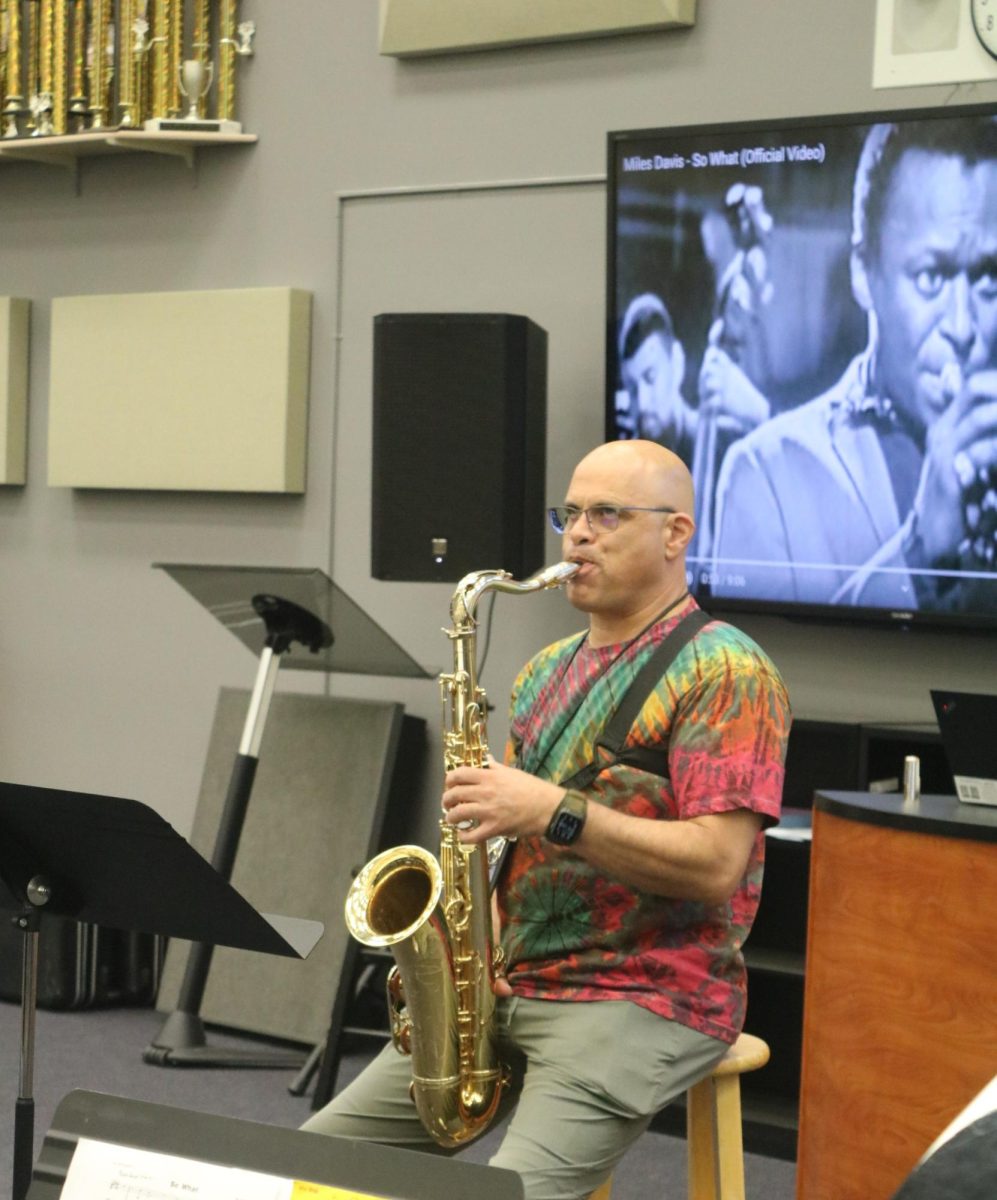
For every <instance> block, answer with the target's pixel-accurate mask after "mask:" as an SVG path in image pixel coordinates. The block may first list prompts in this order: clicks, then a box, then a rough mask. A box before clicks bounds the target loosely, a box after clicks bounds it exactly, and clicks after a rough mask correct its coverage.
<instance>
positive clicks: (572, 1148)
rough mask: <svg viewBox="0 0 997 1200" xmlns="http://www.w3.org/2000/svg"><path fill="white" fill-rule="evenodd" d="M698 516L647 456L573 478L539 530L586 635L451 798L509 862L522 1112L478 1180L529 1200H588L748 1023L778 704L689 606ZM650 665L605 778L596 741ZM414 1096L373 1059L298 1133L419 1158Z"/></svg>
mask: <svg viewBox="0 0 997 1200" xmlns="http://www.w3.org/2000/svg"><path fill="white" fill-rule="evenodd" d="M693 511H694V509H693V495H692V484H691V479H690V476H689V472H688V469H687V468H686V467H685V465H684V464H683V463H682V461H681V460H680V459H679V458H678V457H677V456H676V455H674V454H673V453H672V452H671V451H669V450H667V449H665V448H664V447H662V446H660V445H658V444H656V443H654V442H650V441H644V440H637V441H622V442H609V443H606V444H605V445H603V446H599V447H597V448H596V449H595V450H593V451H592V452H591V453H590V454H588V455H587V456H586V457H585V458H584V459H582V461H581V462H580V463H579V465H578V467H577V468H576V470H575V472H574V474H573V476H572V478H571V482H570V485H569V488H568V492H567V496H566V498H565V503H564V505H562V506H559V507H557V508H555V509H552V510H551V520H552V523H553V524H554V527H555V529H557V530H558V531H560V532H561V533H562V537H563V557H564V559H565V560H566V561H568V562H572V563H575V564H577V566H578V570H577V571H576V572H575V574H574V575H573V576H572V577H571V578H570V579H569V580H568V582H567V584H566V590H567V597H568V599H569V601H570V602H571V604H572V605H573V606H574V607H575V608H577V609H578V610H580V611H581V612H583V613H585V614H586V615H587V619H588V620H587V629H586V630H585V631H584V632H583V633H581V634H578V635H575V636H573V637H569V638H565V639H563V640H561V641H559V642H557V643H555V644H554V645H552V646H549V647H547V648H546V649H544V650H542V651H540V653H539V654H537V655H536V656H535V657H534V658H533V659H532V660H531V661H530V662H529V663H528V664H527V666H526V667H525V668H524V669H523V671H522V672H521V673H520V676H519V678H518V679H517V680H516V683H515V686H514V691H513V699H512V711H511V723H510V746H509V749H508V752H507V756H506V762H505V763H504V764H499V763H494V762H493V763H489V764H487V765H485V766H481V767H475V766H459V767H457V768H456V769H454V770H451V771H449V772H448V773H447V775H446V779H445V788H444V794H443V809H444V813H445V819H446V821H448V822H450V823H451V824H453V825H455V826H457V827H459V828H460V830H461V832H460V839H461V841H462V842H463V843H465V844H474V845H481V844H483V843H484V842H485V841H486V840H488V839H491V838H495V837H498V836H502V837H506V838H512V839H516V840H515V841H514V842H512V843H511V845H510V850H509V853H508V854H507V856H506V860H505V863H504V864H503V869H502V872H501V874H500V876H499V880H498V883H497V886H496V900H497V911H498V917H499V922H500V932H501V941H502V945H503V948H504V952H505V960H506V976H505V978H504V979H500V980H499V981H498V983H497V984H496V992H497V993H498V996H499V1000H498V1004H497V1009H496V1017H497V1025H498V1031H497V1032H498V1040H499V1047H500V1052H501V1054H502V1056H503V1059H504V1061H505V1062H506V1063H507V1064H508V1065H509V1066H510V1068H511V1069H512V1073H513V1084H512V1086H511V1087H510V1088H509V1090H508V1092H507V1094H506V1096H505V1098H504V1100H503V1105H502V1109H503V1111H502V1113H501V1114H500V1116H503V1115H505V1111H508V1110H512V1109H513V1108H514V1111H513V1112H512V1117H511V1120H510V1122H509V1125H508V1128H507V1130H506V1131H505V1134H504V1137H503V1140H502V1143H501V1145H500V1147H499V1149H498V1150H497V1152H496V1154H495V1155H494V1157H493V1158H492V1159H491V1162H492V1164H493V1165H495V1166H501V1167H506V1168H509V1169H512V1170H515V1171H517V1172H519V1174H520V1175H521V1177H522V1179H523V1184H524V1190H525V1195H526V1196H527V1197H528V1198H529V1200H569V1198H581V1197H587V1196H588V1195H589V1194H590V1193H591V1192H592V1191H593V1190H594V1189H595V1188H596V1187H598V1186H599V1185H600V1184H601V1183H602V1182H603V1181H604V1180H605V1179H606V1178H607V1177H608V1175H610V1174H611V1173H612V1171H613V1168H614V1167H615V1165H616V1163H617V1162H618V1161H619V1160H620V1158H621V1157H622V1156H623V1154H624V1153H625V1152H626V1150H627V1148H628V1147H629V1146H630V1145H631V1144H632V1143H633V1142H634V1141H635V1140H636V1138H637V1137H639V1135H640V1134H641V1133H642V1132H643V1130H644V1129H645V1128H646V1127H647V1125H648V1123H649V1122H650V1119H651V1117H652V1116H653V1115H654V1113H655V1112H656V1111H658V1109H660V1108H662V1107H663V1106H664V1105H666V1104H667V1103H669V1101H671V1100H672V1099H674V1098H675V1097H677V1096H679V1095H681V1094H682V1093H684V1092H685V1090H686V1089H687V1088H688V1087H689V1086H691V1085H692V1084H693V1083H694V1082H696V1081H697V1080H698V1079H699V1078H701V1077H702V1076H703V1075H705V1074H706V1073H708V1072H709V1071H710V1069H711V1068H712V1067H713V1066H714V1064H715V1063H716V1062H717V1061H718V1060H719V1059H720V1058H721V1057H722V1056H723V1054H724V1052H725V1051H726V1049H727V1047H728V1046H729V1045H730V1044H731V1043H732V1042H733V1041H734V1040H735V1039H736V1037H737V1035H738V1033H739V1032H740V1030H741V1026H742V1024H743V1020H744V1011H745V1000H746V988H745V972H744V963H743V958H742V956H741V945H742V943H743V941H744V939H745V937H746V936H747V934H748V931H749V930H750V927H751V923H752V920H753V917H754V914H755V911H756V908H757V904H758V899H759V895H760V887H761V874H762V861H763V852H764V836H763V827H764V826H765V825H766V824H771V823H773V822H775V821H776V820H778V816H779V811H780V804H781V795H782V779H783V763H784V758H785V747H786V739H787V736H788V730H789V724H790V715H789V705H788V699H787V696H786V691H785V688H784V686H783V683H782V680H781V679H780V677H779V674H778V671H777V670H776V668H775V666H774V665H773V664H772V662H771V661H770V660H769V659H768V658H767V657H766V655H765V654H764V653H763V652H762V651H761V650H760V649H759V647H758V646H757V645H755V643H754V642H752V641H751V639H749V638H748V637H746V636H745V635H744V634H742V633H740V632H739V631H738V630H736V629H734V628H733V627H731V626H729V625H726V624H724V623H722V622H719V621H713V620H710V619H709V618H707V617H706V616H705V614H702V615H701V614H700V612H699V609H698V606H697V604H696V602H695V600H694V599H692V598H691V597H690V596H689V593H688V591H687V589H686V572H685V553H686V547H687V546H688V544H689V540H690V538H691V537H692V534H693V531H694V522H693V518H692V516H691V514H692V512H693ZM687 622H688V624H687ZM666 654H671V655H672V659H671V662H667V660H666V658H665V655H666ZM651 660H653V662H654V666H653V667H651V668H649V670H650V671H652V673H653V672H654V671H656V670H657V664H658V663H662V664H663V665H662V667H661V673H660V675H656V676H655V678H654V679H653V681H652V682H651V683H648V682H647V675H646V673H643V674H641V679H640V681H639V683H638V684H637V685H635V692H637V693H639V694H638V695H637V696H636V699H637V700H638V702H639V703H638V706H637V708H636V710H635V711H636V712H637V715H636V719H635V720H633V722H632V724H630V725H629V727H628V729H627V730H626V731H625V733H626V736H625V740H624V742H623V745H622V748H621V750H620V751H619V754H618V757H616V758H615V761H614V760H613V758H612V756H611V755H607V752H606V751H603V750H599V749H598V748H597V746H596V742H597V739H599V737H600V736H601V735H603V734H604V731H605V730H606V728H607V723H610V722H611V717H612V714H613V712H614V710H618V709H619V707H620V705H621V703H623V702H624V697H625V695H626V694H627V693H628V691H629V689H630V685H631V684H632V683H633V682H634V680H635V677H636V676H637V675H638V674H640V673H641V672H642V668H644V667H645V665H646V664H648V662H649V661H651ZM410 1080H411V1073H410V1068H409V1065H408V1063H407V1061H406V1060H405V1059H404V1058H403V1057H402V1056H400V1055H398V1054H396V1053H395V1051H394V1049H393V1048H391V1047H388V1048H387V1049H386V1050H385V1051H384V1052H382V1054H381V1055H380V1056H379V1057H378V1058H377V1059H376V1060H375V1062H374V1063H372V1064H371V1066H370V1067H368V1068H367V1070H366V1071H364V1072H363V1073H362V1074H361V1075H360V1076H359V1078H358V1079H356V1080H355V1081H354V1082H353V1083H352V1084H350V1085H349V1086H348V1087H347V1088H346V1089H345V1090H344V1091H343V1092H341V1093H340V1094H339V1095H338V1096H336V1097H335V1098H334V1099H333V1100H332V1101H331V1103H330V1104H329V1105H327V1106H326V1108H325V1109H323V1110H322V1111H321V1112H320V1113H317V1114H316V1115H315V1116H314V1117H312V1118H311V1120H309V1121H308V1122H307V1124H306V1125H305V1128H306V1129H309V1130H313V1131H316V1132H321V1133H327V1134H336V1135H340V1136H352V1137H361V1138H365V1139H370V1140H375V1141H383V1142H391V1143H394V1144H401V1145H407V1146H410V1147H412V1148H420V1147H425V1148H427V1149H435V1148H437V1147H436V1146H435V1144H434V1143H433V1142H432V1141H431V1139H430V1138H429V1136H428V1134H427V1133H426V1131H425V1130H424V1128H423V1127H422V1125H421V1123H420V1122H419V1119H418V1116H417V1114H416V1110H415V1106H414V1105H413V1104H412V1102H411V1101H410V1099H409V1096H408V1091H409V1084H410Z"/></svg>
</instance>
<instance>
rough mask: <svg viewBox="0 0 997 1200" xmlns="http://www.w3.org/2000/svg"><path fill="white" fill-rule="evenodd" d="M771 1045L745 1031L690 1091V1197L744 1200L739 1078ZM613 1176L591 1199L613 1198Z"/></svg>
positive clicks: (762, 1059)
mask: <svg viewBox="0 0 997 1200" xmlns="http://www.w3.org/2000/svg"><path fill="white" fill-rule="evenodd" d="M768 1060H769V1048H768V1046H767V1044H766V1043H765V1042H763V1041H762V1039H761V1038H758V1037H753V1036H752V1035H751V1034H750V1033H742V1034H741V1036H740V1037H739V1038H738V1039H737V1041H736V1042H735V1043H734V1045H733V1046H731V1048H730V1049H729V1050H728V1051H727V1053H726V1054H725V1055H724V1056H723V1058H722V1059H721V1060H720V1061H719V1062H718V1063H717V1065H716V1066H715V1067H714V1068H713V1071H712V1073H711V1074H709V1075H707V1076H706V1077H705V1078H704V1079H701V1080H700V1081H699V1083H697V1084H694V1085H693V1086H692V1087H691V1088H689V1090H688V1092H687V1093H686V1140H687V1144H688V1154H689V1200H744V1143H743V1140H742V1137H741V1079H740V1076H741V1075H743V1074H744V1073H745V1071H755V1070H757V1069H758V1068H759V1067H764V1066H765V1064H766V1063H767V1062H768ZM612 1183H613V1180H612V1177H610V1178H609V1179H607V1180H606V1182H605V1183H604V1184H603V1185H602V1187H600V1188H597V1189H596V1190H595V1191H594V1192H593V1193H592V1195H591V1196H590V1197H589V1200H609V1197H610V1190H611V1187H612Z"/></svg>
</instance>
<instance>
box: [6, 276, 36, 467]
mask: <svg viewBox="0 0 997 1200" xmlns="http://www.w3.org/2000/svg"><path fill="white" fill-rule="evenodd" d="M30 312H31V302H30V301H28V300H15V299H13V298H12V297H10V296H0V483H24V481H25V478H26V462H27V440H28V439H27V432H28V324H29V320H30Z"/></svg>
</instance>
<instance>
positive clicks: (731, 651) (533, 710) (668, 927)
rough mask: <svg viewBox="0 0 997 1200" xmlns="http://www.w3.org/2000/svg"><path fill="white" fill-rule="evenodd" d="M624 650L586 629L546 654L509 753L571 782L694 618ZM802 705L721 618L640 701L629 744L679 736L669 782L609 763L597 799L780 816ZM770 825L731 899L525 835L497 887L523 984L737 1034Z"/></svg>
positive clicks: (666, 813) (680, 813) (651, 810)
mask: <svg viewBox="0 0 997 1200" xmlns="http://www.w3.org/2000/svg"><path fill="white" fill-rule="evenodd" d="M696 607H697V605H696V603H695V601H694V600H691V599H690V600H689V601H688V602H687V603H686V604H685V605H684V606H683V608H682V609H681V610H680V611H679V612H678V613H676V614H675V615H674V616H671V617H669V618H668V619H667V620H664V621H660V622H658V624H657V625H655V626H653V627H652V628H651V629H650V630H649V631H648V632H647V633H646V634H644V635H642V636H641V637H640V638H638V639H637V640H636V641H635V642H634V643H632V644H630V645H629V646H626V647H623V648H621V647H605V648H601V649H598V650H592V649H591V648H590V647H588V645H587V643H586V642H585V641H583V640H582V639H580V638H579V637H578V636H575V637H572V638H567V639H565V640H564V641H561V642H557V643H555V644H554V645H552V646H548V647H547V649H545V650H542V651H541V652H540V653H539V654H538V655H536V656H535V657H534V658H533V659H532V660H531V662H530V663H529V664H527V666H526V667H525V668H524V670H523V671H522V672H521V674H520V676H519V678H518V679H517V680H516V684H515V687H514V690H513V700H512V715H511V724H510V743H509V748H508V751H507V761H510V762H516V763H517V764H518V765H519V766H521V767H523V768H524V769H525V770H528V771H531V772H532V773H534V774H536V775H539V776H541V777H542V778H545V779H553V780H555V781H559V780H562V779H566V778H568V777H569V776H571V775H572V774H574V772H575V771H577V770H578V769H579V768H581V767H582V766H584V765H585V764H586V763H587V762H588V761H590V759H591V757H592V753H593V746H594V743H595V739H596V737H597V736H598V735H599V733H600V732H601V730H602V729H603V727H604V726H605V723H606V720H607V719H608V717H609V716H610V714H611V713H612V711H613V710H614V709H615V707H616V706H617V705H618V703H619V702H620V700H621V699H622V697H623V695H624V693H625V690H626V688H627V686H628V685H629V683H630V682H631V680H632V679H633V677H634V676H635V675H636V673H637V671H639V670H640V668H641V666H642V665H643V664H644V662H646V660H647V658H648V656H649V655H650V654H651V653H652V652H653V650H654V648H655V647H656V646H657V645H659V644H660V642H661V641H662V640H663V638H665V637H667V636H668V634H669V633H670V632H671V630H672V629H674V628H675V626H676V625H677V624H678V622H679V620H681V618H682V617H683V616H685V615H686V613H688V612H691V611H694V610H695V608H696ZM789 725H790V714H789V702H788V698H787V696H786V690H785V687H784V685H783V683H782V680H781V678H780V676H779V673H778V671H777V670H776V668H775V666H774V665H773V664H772V662H771V661H770V660H769V659H768V658H767V657H766V655H765V654H764V653H763V652H762V651H761V650H760V649H759V647H758V646H757V645H756V644H755V643H754V642H753V641H752V640H751V639H750V638H749V637H747V636H746V635H745V634H743V633H741V632H740V631H739V630H738V629H735V628H734V627H733V626H730V625H727V624H724V623H722V622H719V621H712V622H710V623H709V624H708V625H707V626H706V627H705V628H704V629H702V630H701V631H700V632H699V633H698V634H697V635H696V636H695V637H694V638H693V639H692V641H691V642H690V643H689V644H688V645H687V646H685V647H684V648H683V650H682V651H680V653H679V655H678V657H677V658H676V660H675V661H674V662H673V663H672V665H671V666H670V667H669V669H668V671H667V673H666V674H665V677H664V678H663V679H662V681H661V682H660V684H659V685H658V687H657V688H656V689H655V690H654V692H653V693H652V695H651V696H650V697H649V698H648V700H647V701H646V702H645V704H644V705H643V707H642V709H641V711H640V714H639V716H638V718H637V720H636V721H635V723H634V726H633V728H632V729H631V731H630V734H629V736H628V738H627V745H641V746H649V747H654V746H659V747H660V746H662V745H667V746H668V755H669V773H670V776H671V778H670V779H668V780H665V779H662V778H661V777H659V776H656V775H651V774H648V773H647V772H645V771H641V770H638V769H637V768H634V767H626V766H619V765H617V766H613V767H611V768H609V769H608V770H605V771H603V772H602V773H601V774H600V775H599V776H598V777H597V778H596V780H595V781H594V782H593V783H592V784H591V786H590V787H589V788H587V789H586V791H585V795H586V796H587V798H588V800H589V802H590V803H596V804H606V805H609V806H610V807H612V808H614V809H617V810H619V811H620V812H626V813H630V814H631V815H634V816H641V817H647V818H652V819H656V820H684V819H687V818H689V817H695V816H700V815H703V814H706V813H719V812H726V811H729V810H732V809H740V808H747V809H751V810H752V811H754V812H758V813H760V814H762V816H763V817H764V818H765V823H766V824H772V823H774V822H775V821H777V820H778V817H779V810H780V805H781V800H782V782H783V763H784V760H785V752H786V739H787V737H788V734H789ZM764 842H765V839H764V835H763V834H762V833H759V835H758V837H757V838H756V839H755V845H754V848H753V851H752V855H751V859H750V861H749V864H748V868H747V870H746V872H745V875H744V879H743V880H742V882H741V885H740V887H739V888H738V890H737V891H736V892H735V894H734V896H733V897H732V899H731V900H730V901H729V902H728V903H727V904H725V905H723V906H720V907H717V906H709V905H706V904H703V903H700V902H697V901H691V900H686V901H682V900H669V899H666V898H664V897H660V896H653V895H650V894H648V893H644V892H640V891H638V890H636V889H635V888H633V887H630V886H629V885H627V884H625V883H622V882H620V881H618V880H615V879H612V878H609V877H606V876H604V875H601V874H599V873H598V872H597V871H596V870H595V869H593V868H591V867H590V866H589V865H588V864H587V863H586V862H585V861H584V860H583V859H582V858H580V857H579V856H577V855H575V854H572V853H571V852H570V851H564V850H558V849H556V848H554V847H551V846H550V845H548V843H547V842H546V841H544V840H543V839H542V838H522V839H520V840H519V841H518V842H516V843H514V845H513V847H512V851H511V853H510V854H509V855H508V858H507V862H506V867H505V870H504V872H503V875H502V879H501V881H500V884H499V888H498V900H499V911H500V915H501V920H502V942H503V946H504V947H505V951H506V955H507V958H508V961H509V964H510V966H509V980H510V982H511V983H512V985H513V988H514V990H515V991H516V993H517V994H519V995H523V996H532V997H538V998H544V999H552V1000H565V999H568V1000H605V999H616V1000H632V1001H634V1002H635V1003H637V1004H640V1005H642V1006H643V1007H645V1008H648V1009H650V1010H651V1011H653V1012H656V1013H659V1014H660V1015H661V1016H664V1017H669V1018H672V1019H674V1020H677V1021H679V1022H681V1023H682V1024H684V1025H688V1026H690V1027H691V1028H693V1029H697V1030H699V1031H701V1032H703V1033H706V1034H709V1035H710V1036H712V1037H717V1038H720V1039H721V1040H723V1041H726V1042H733V1041H734V1039H735V1038H736V1037H737V1034H738V1033H739V1032H740V1030H741V1027H742V1025H743V1022H744V1009H745V1002H746V987H745V971H744V960H743V957H742V954H741V946H742V944H743V942H744V939H745V938H746V937H747V935H748V931H749V930H750V928H751V923H752V920H753V919H754V915H755V911H756V909H757V907H758V899H759V895H760V890H761V878H762V865H763V859H764Z"/></svg>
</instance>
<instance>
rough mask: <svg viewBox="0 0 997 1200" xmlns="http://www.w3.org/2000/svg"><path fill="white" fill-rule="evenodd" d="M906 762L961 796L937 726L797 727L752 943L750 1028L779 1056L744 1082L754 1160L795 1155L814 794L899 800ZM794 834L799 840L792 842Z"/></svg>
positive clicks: (934, 784)
mask: <svg viewBox="0 0 997 1200" xmlns="http://www.w3.org/2000/svg"><path fill="white" fill-rule="evenodd" d="M908 754H916V755H917V756H918V757H919V758H920V760H921V779H922V787H923V789H924V790H925V791H938V792H943V793H950V792H952V791H953V784H952V777H951V775H950V774H949V771H948V767H947V765H946V763H945V758H944V753H943V750H942V746H941V739H940V737H939V734H938V731H937V729H936V728H934V727H932V726H924V725H887V724H882V725H878V724H877V725H872V724H845V723H839V722H831V721H809V720H798V721H796V722H795V723H794V725H793V728H792V732H791V734H790V739H789V749H788V753H787V757H786V783H785V788H784V793H783V797H784V798H783V803H784V808H783V814H784V815H783V821H782V823H781V825H780V826H779V827H778V828H777V829H776V830H772V831H770V832H769V834H768V836H767V839H766V850H765V881H764V884H763V887H762V900H761V904H760V906H759V909H758V916H757V918H756V920H755V925H754V928H753V930H752V932H751V936H750V937H749V938H748V941H747V943H746V945H745V961H746V962H747V965H748V1014H747V1022H746V1028H747V1029H748V1031H749V1032H751V1033H754V1034H756V1035H757V1036H759V1037H763V1038H764V1039H765V1040H766V1041H767V1042H768V1044H769V1046H770V1048H771V1050H772V1058H771V1060H770V1061H769V1064H768V1065H767V1066H766V1067H765V1068H764V1069H763V1070H761V1071H755V1072H752V1073H751V1074H750V1075H746V1076H744V1078H743V1079H742V1080H741V1091H742V1098H743V1112H744V1129H745V1145H746V1147H747V1148H748V1149H749V1150H752V1151H754V1152H756V1153H763V1154H771V1155H775V1156H776V1157H780V1158H787V1159H792V1158H795V1157H796V1152H797V1128H798V1113H799V1098H800V1074H801V1072H800V1067H801V1061H802V1053H803V998H804V987H805V979H806V977H807V975H808V973H809V966H808V962H809V957H810V954H808V946H807V922H808V894H809V879H810V856H811V841H810V838H809V836H807V835H808V833H809V831H810V827H811V809H812V804H813V797H814V794H815V793H816V792H818V791H821V790H826V789H838V788H840V789H842V790H849V791H861V792H865V791H868V790H870V789H874V790H885V791H893V792H898V791H899V789H900V787H901V780H902V778H903V760H904V757H905V756H906V755H908ZM794 830H797V831H798V832H799V834H800V835H801V836H799V837H794V836H793V835H794ZM786 835H789V836H786ZM810 953H812V951H811V952H810Z"/></svg>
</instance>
